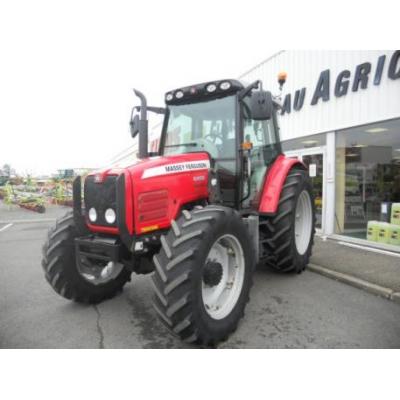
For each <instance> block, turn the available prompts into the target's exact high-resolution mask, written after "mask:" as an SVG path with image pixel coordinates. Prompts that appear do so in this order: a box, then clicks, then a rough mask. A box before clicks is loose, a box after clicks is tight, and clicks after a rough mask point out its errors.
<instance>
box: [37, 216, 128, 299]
mask: <svg viewBox="0 0 400 400" xmlns="http://www.w3.org/2000/svg"><path fill="white" fill-rule="evenodd" d="M77 236H83V234H80V235H79V233H78V231H77V229H76V226H75V223H74V219H73V213H72V211H70V212H68V213H67V214H65V216H64V217H62V218H61V219H59V220H57V222H56V224H55V226H54V227H53V228H51V229H50V230H49V233H48V237H47V241H46V243H45V244H44V246H43V249H42V254H43V258H42V266H43V269H44V272H45V277H46V280H47V281H48V282H49V284H50V285H51V287H52V288H53V289H54V290H55V291H56V292H57V293H58V294H59V295H61V296H63V297H65V298H66V299H69V300H74V301H76V302H79V303H89V304H95V303H99V302H100V301H102V300H106V299H109V298H111V297H113V296H114V295H115V294H117V293H118V292H119V291H121V290H122V287H123V286H124V285H125V283H126V282H127V281H129V280H130V275H131V273H130V272H129V271H128V270H127V269H126V268H123V269H122V271H121V272H120V273H119V275H118V276H116V277H115V278H114V279H113V280H110V281H109V282H106V283H104V284H99V285H94V284H92V283H90V282H89V281H88V280H86V279H85V278H84V277H83V276H82V275H81V274H80V273H79V271H78V269H77V266H76V260H75V246H74V239H75V237H77Z"/></svg>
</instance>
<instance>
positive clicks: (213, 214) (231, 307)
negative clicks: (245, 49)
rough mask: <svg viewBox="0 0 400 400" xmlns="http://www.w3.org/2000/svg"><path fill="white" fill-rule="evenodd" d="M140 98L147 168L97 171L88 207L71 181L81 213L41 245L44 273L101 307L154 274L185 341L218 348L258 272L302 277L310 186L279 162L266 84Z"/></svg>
mask: <svg viewBox="0 0 400 400" xmlns="http://www.w3.org/2000/svg"><path fill="white" fill-rule="evenodd" d="M285 79H286V76H285V75H284V74H281V75H280V77H279V83H280V85H281V88H282V85H283V83H284V81H285ZM135 94H136V95H137V96H138V97H139V98H140V101H141V104H140V106H137V107H134V109H133V110H132V116H131V122H130V126H131V133H132V136H133V137H135V136H136V135H138V136H139V153H138V155H139V161H138V162H136V163H134V164H133V165H131V166H129V167H127V168H124V169H121V168H110V169H104V170H101V171H97V172H96V173H91V174H89V176H87V177H86V179H85V184H84V193H83V204H82V195H81V179H80V178H79V177H78V178H77V179H75V181H74V184H73V199H74V207H73V211H71V212H70V213H68V214H67V215H66V216H65V217H63V218H61V219H60V220H58V221H57V223H56V225H55V226H54V227H53V228H52V229H51V230H50V232H49V235H48V239H47V241H46V243H45V245H44V247H43V268H44V271H45V276H46V279H47V281H48V282H49V283H50V285H51V286H52V287H53V288H54V290H55V291H56V292H57V293H59V294H60V295H62V296H64V297H65V298H67V299H71V300H75V301H78V302H83V303H98V302H100V301H102V300H105V299H108V298H111V297H112V296H114V295H115V294H116V293H118V292H119V291H120V290H121V289H122V287H123V286H124V284H125V283H126V282H127V281H129V280H130V277H131V274H132V272H135V273H137V274H145V273H152V277H151V280H152V284H153V285H152V286H153V292H154V301H153V305H154V309H155V311H156V313H157V314H158V316H159V317H160V319H161V321H162V322H163V323H164V324H165V325H166V326H167V327H168V328H169V329H170V331H171V332H172V333H173V334H175V335H177V336H179V337H180V338H181V339H182V340H185V341H186V342H189V343H197V344H202V345H213V344H216V343H218V342H219V341H221V340H224V339H226V338H227V337H228V336H229V334H231V333H232V332H233V331H234V330H235V329H236V327H237V324H238V322H239V320H240V318H242V316H243V314H244V309H245V306H246V303H247V302H248V300H249V292H250V287H251V285H252V278H253V271H254V268H255V266H256V264H259V265H261V266H267V265H268V266H271V267H272V268H274V269H276V270H278V271H280V272H292V273H300V272H302V271H303V270H304V269H305V268H306V265H307V263H308V261H309V257H310V254H311V248H312V245H313V236H314V225H315V210H314V201H313V195H312V188H311V183H310V178H309V176H308V173H307V171H306V168H305V166H304V165H303V164H302V163H301V162H299V161H298V160H297V159H294V158H287V157H285V156H284V155H283V154H282V149H281V143H280V139H279V127H278V123H277V118H278V115H277V114H278V110H279V109H280V107H281V106H280V103H279V101H278V100H277V99H276V98H275V97H274V96H272V94H271V92H270V91H266V90H263V88H262V83H261V82H260V81H256V82H253V83H252V84H250V85H247V86H246V85H244V84H243V83H241V82H239V81H236V80H221V81H214V82H207V83H202V84H196V85H192V86H189V87H184V88H179V89H177V90H173V91H170V92H168V93H167V94H166V96H165V101H166V107H165V108H156V107H148V106H147V102H146V98H145V96H144V95H143V94H142V93H141V92H139V91H138V90H135ZM149 111H150V112H156V113H162V114H164V116H165V117H164V124H163V129H162V136H161V144H160V149H159V152H157V153H149V152H148V134H147V129H148V121H147V113H148V112H149ZM266 295H268V294H266Z"/></svg>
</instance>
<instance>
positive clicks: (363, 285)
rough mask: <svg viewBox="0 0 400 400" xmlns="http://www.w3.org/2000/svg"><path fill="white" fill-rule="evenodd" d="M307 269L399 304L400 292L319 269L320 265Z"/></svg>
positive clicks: (329, 270) (325, 269)
mask: <svg viewBox="0 0 400 400" xmlns="http://www.w3.org/2000/svg"><path fill="white" fill-rule="evenodd" d="M308 269H309V270H310V271H312V272H315V273H317V274H320V275H323V276H326V277H327V278H331V279H335V280H337V281H340V282H343V283H347V284H348V285H351V286H353V287H356V288H358V289H363V290H365V291H366V292H369V293H372V294H375V295H378V296H381V297H384V298H386V299H388V300H392V301H394V302H396V303H399V304H400V292H395V291H394V290H393V289H389V288H386V287H383V286H379V285H376V284H374V283H371V282H368V281H365V280H363V279H360V278H356V277H355V276H351V275H347V274H344V273H342V272H337V271H333V270H331V269H328V268H325V267H321V266H320V265H315V264H308Z"/></svg>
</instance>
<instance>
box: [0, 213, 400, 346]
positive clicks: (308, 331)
mask: <svg viewBox="0 0 400 400" xmlns="http://www.w3.org/2000/svg"><path fill="white" fill-rule="evenodd" d="M64 211H65V210H58V211H57V213H58V214H59V213H63V212H64ZM22 212H24V213H25V212H27V213H28V216H29V215H30V214H34V213H31V212H29V211H25V210H23V211H22ZM43 217H44V218H46V214H45V215H44V216H43ZM18 219H20V218H18ZM31 219H32V218H27V220H31ZM4 220H5V219H4V214H2V215H0V221H4ZM51 224H52V223H50V222H39V221H37V222H26V223H21V222H20V223H16V224H14V225H12V226H11V227H9V228H7V229H6V230H5V231H3V232H0V257H1V258H0V347H3V348H181V347H186V346H185V345H184V344H182V343H181V342H180V341H178V340H176V339H175V338H173V337H172V336H171V335H170V334H169V333H168V331H167V330H166V329H165V328H164V326H163V325H162V324H161V323H160V322H159V321H158V319H157V317H156V315H155V313H154V311H153V310H152V307H151V286H150V282H149V277H148V276H134V278H133V279H132V282H131V283H129V284H128V285H126V287H125V289H124V291H123V292H122V293H121V294H120V295H119V296H117V297H116V298H114V299H111V300H109V301H106V302H104V303H101V304H99V305H97V306H95V307H94V306H84V305H80V304H75V303H71V302H69V301H67V300H65V299H63V298H61V297H59V296H58V295H57V294H56V293H55V292H54V291H53V290H52V288H51V287H50V286H49V285H48V284H47V282H46V281H45V279H44V276H43V272H42V269H41V266H40V259H41V255H40V248H41V246H42V243H43V241H44V237H45V235H46V231H47V228H48V227H49V226H50V225H51ZM1 226H2V225H0V229H1ZM219 347H221V348H399V347H400V305H399V304H396V303H394V302H390V301H388V300H386V299H382V298H380V297H377V296H374V295H372V294H369V293H367V292H364V291H361V290H358V289H356V288H353V287H351V286H348V285H343V284H342V283H340V282H337V281H334V280H331V279H328V278H325V277H323V276H320V275H317V274H314V273H312V272H309V271H306V272H305V273H304V274H301V275H296V276H291V275H279V274H274V273H272V272H264V271H257V272H256V273H255V276H254V287H253V289H252V292H251V300H250V303H249V304H248V307H247V309H246V315H245V318H244V319H243V320H242V321H241V323H240V324H239V328H238V330H237V332H235V334H233V335H232V336H231V337H230V338H229V340H228V341H227V342H225V343H223V344H221V345H220V346H219Z"/></svg>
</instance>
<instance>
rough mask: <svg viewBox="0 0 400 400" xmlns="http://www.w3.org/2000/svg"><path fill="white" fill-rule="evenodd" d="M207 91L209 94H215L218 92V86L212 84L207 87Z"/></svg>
mask: <svg viewBox="0 0 400 400" xmlns="http://www.w3.org/2000/svg"><path fill="white" fill-rule="evenodd" d="M206 90H207V92H208V93H212V92H215V91H216V90H217V85H215V84H214V83H210V84H209V85H207V87H206Z"/></svg>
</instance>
